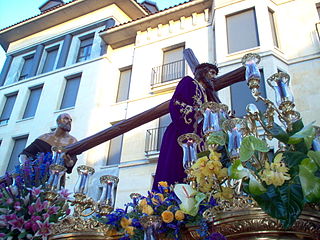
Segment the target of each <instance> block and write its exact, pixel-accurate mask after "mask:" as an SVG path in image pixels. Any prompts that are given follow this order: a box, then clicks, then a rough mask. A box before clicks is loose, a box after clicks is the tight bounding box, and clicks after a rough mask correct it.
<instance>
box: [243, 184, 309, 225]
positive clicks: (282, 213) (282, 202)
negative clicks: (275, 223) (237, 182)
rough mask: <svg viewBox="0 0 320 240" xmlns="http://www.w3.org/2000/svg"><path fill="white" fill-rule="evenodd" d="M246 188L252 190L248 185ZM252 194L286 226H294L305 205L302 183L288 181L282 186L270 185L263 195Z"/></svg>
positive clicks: (265, 209) (268, 212)
mask: <svg viewBox="0 0 320 240" xmlns="http://www.w3.org/2000/svg"><path fill="white" fill-rule="evenodd" d="M246 190H247V191H248V192H250V190H249V189H248V186H246ZM250 195H251V196H252V197H253V198H254V199H255V200H256V201H257V203H258V204H259V206H260V207H261V208H262V209H263V210H264V211H265V212H266V213H267V214H268V215H270V216H271V217H274V218H277V219H279V220H280V221H281V223H282V225H283V227H284V228H289V227H290V226H292V224H293V223H294V222H295V221H296V219H297V218H298V217H299V215H300V213H301V211H302V208H303V205H304V196H303V192H302V188H301V185H300V184H292V183H291V184H289V183H286V184H284V185H282V186H280V187H275V186H274V185H269V186H268V187H267V192H266V193H263V194H261V195H255V194H253V193H251V194H250Z"/></svg>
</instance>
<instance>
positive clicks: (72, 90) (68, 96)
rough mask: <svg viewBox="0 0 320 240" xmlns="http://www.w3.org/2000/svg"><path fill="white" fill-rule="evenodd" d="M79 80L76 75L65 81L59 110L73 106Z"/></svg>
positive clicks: (79, 77)
mask: <svg viewBox="0 0 320 240" xmlns="http://www.w3.org/2000/svg"><path fill="white" fill-rule="evenodd" d="M80 79H81V76H80V75H76V76H73V77H70V78H67V79H66V81H67V82H66V87H65V89H64V93H63V98H62V102H61V106H60V109H64V108H69V107H74V106H75V104H76V100H77V95H78V90H79V85H80Z"/></svg>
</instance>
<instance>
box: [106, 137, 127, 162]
mask: <svg viewBox="0 0 320 240" xmlns="http://www.w3.org/2000/svg"><path fill="white" fill-rule="evenodd" d="M122 141H123V135H120V136H118V137H115V138H113V139H111V140H110V145H109V153H108V159H107V165H115V164H119V163H120V160H121V150H122Z"/></svg>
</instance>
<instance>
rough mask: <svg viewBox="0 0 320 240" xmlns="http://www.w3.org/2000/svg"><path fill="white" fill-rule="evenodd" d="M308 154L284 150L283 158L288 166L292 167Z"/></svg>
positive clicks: (297, 164)
mask: <svg viewBox="0 0 320 240" xmlns="http://www.w3.org/2000/svg"><path fill="white" fill-rule="evenodd" d="M307 157H308V156H307V155H306V154H304V153H301V152H284V153H283V160H284V162H285V163H286V165H287V166H288V167H289V168H294V167H297V166H299V164H300V163H301V161H302V160H303V159H305V158H307Z"/></svg>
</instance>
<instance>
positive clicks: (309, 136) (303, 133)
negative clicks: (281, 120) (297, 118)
mask: <svg viewBox="0 0 320 240" xmlns="http://www.w3.org/2000/svg"><path fill="white" fill-rule="evenodd" d="M313 124H314V122H312V123H310V124H309V125H307V126H305V127H303V128H302V129H301V130H300V131H298V132H296V133H295V134H293V135H292V136H290V137H289V140H288V143H289V144H298V143H300V142H301V141H302V140H304V141H305V144H306V146H307V148H308V149H310V148H311V145H312V140H313V139H314V137H315V134H316V131H315V129H314V127H313Z"/></svg>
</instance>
